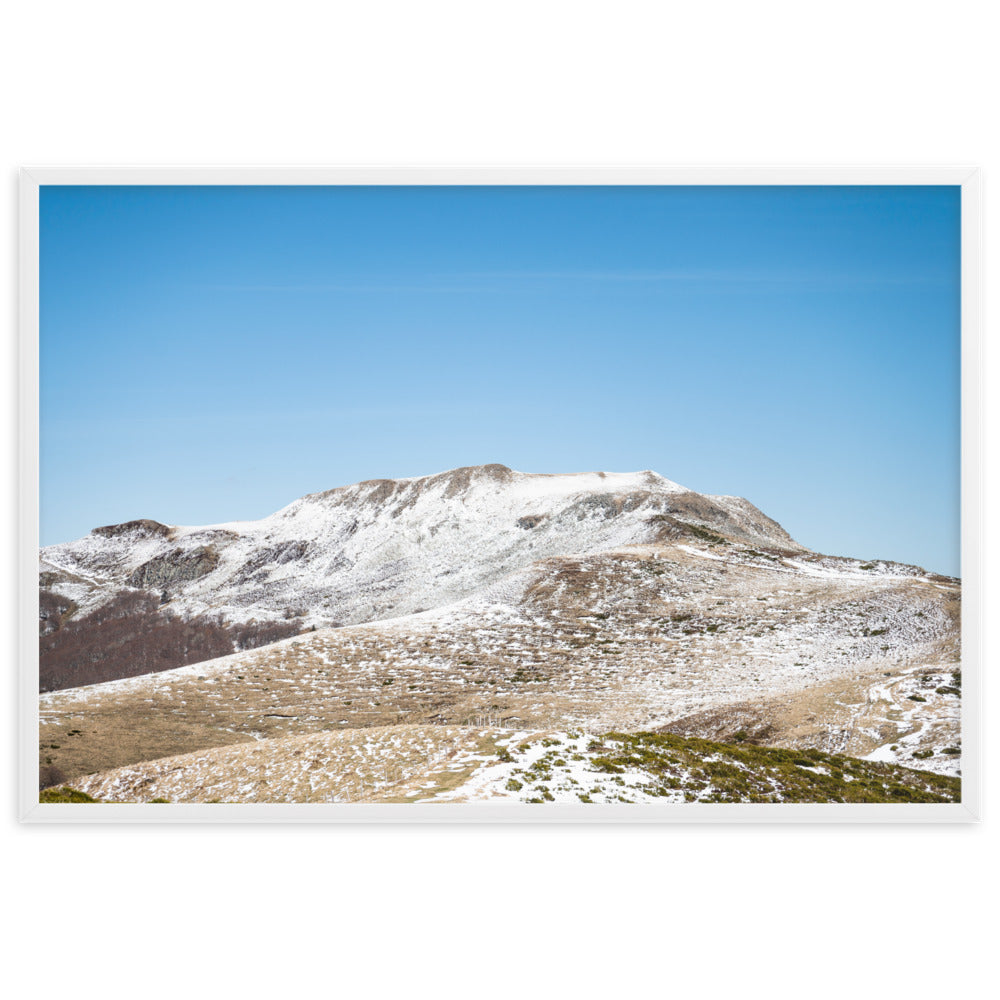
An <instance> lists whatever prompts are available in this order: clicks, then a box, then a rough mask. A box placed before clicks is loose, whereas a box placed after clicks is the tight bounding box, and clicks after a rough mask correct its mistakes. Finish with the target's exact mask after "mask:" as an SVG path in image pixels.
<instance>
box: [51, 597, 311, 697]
mask: <svg viewBox="0 0 1000 1000" xmlns="http://www.w3.org/2000/svg"><path fill="white" fill-rule="evenodd" d="M67 604H72V602H67V599H66V598H61V597H60V596H59V595H57V594H53V593H52V592H51V591H42V592H41V597H40V607H39V616H40V620H41V622H42V631H43V634H42V635H41V636H40V637H39V689H40V690H41V691H42V692H45V691H58V690H61V689H63V688H69V687H79V686H81V685H84V684H99V683H102V682H104V681H111V680H120V679H121V678H123V677H135V676H137V675H139V674H149V673H156V672H159V671H161V670H171V669H173V668H174V667H183V666H187V665H188V664H190V663H198V662H200V661H201V660H211V659H214V658H215V657H217V656H226V655H227V654H229V653H232V652H236V651H238V650H244V649H255V648H257V647H259V646H264V645H267V644H268V643H271V642H276V641H277V640H279V639H286V638H288V637H289V636H293V635H296V634H297V633H298V632H299V628H300V626H299V624H298V623H296V622H294V621H283V622H251V623H249V624H241V625H231V624H226V623H224V622H222V621H220V620H218V619H213V618H208V617H204V616H201V617H195V618H191V619H187V620H185V619H182V618H178V617H175V616H174V615H172V614H171V613H170V612H169V611H166V610H164V609H162V608H161V607H160V600H159V599H158V598H156V597H155V596H154V595H152V594H150V593H148V592H145V591H123V592H122V593H120V594H119V595H118V596H117V597H115V598H114V599H113V600H112V601H109V602H108V603H107V604H105V605H104V606H103V607H100V608H98V609H97V610H96V611H93V612H91V613H90V614H89V615H86V616H85V617H83V618H80V619H78V620H71V621H68V622H65V623H64V624H63V623H62V619H63V616H64V615H65V613H66V612H65V610H64V609H65V608H66V607H67Z"/></svg>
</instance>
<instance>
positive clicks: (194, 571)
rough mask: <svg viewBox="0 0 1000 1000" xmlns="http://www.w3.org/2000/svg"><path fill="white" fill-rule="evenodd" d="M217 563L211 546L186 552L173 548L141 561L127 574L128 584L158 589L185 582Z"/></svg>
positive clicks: (199, 575)
mask: <svg viewBox="0 0 1000 1000" xmlns="http://www.w3.org/2000/svg"><path fill="white" fill-rule="evenodd" d="M218 564H219V554H218V553H217V552H216V551H215V550H214V549H212V548H208V547H206V546H199V547H198V548H196V549H190V550H189V551H187V552H184V551H182V550H181V549H175V550H173V551H172V552H168V553H167V554H166V555H162V556H156V557H155V558H153V559H150V560H149V562H146V563H143V564H142V565H141V566H140V567H139V568H138V569H137V570H136V571H135V572H134V573H132V575H131V576H129V578H128V585H129V586H130V587H139V588H140V589H158V588H161V587H167V586H170V585H171V584H178V583H186V582H188V581H189V580H197V579H199V578H200V577H203V576H205V575H207V574H208V573H211V572H212V570H213V569H215V567H216V566H217V565H218Z"/></svg>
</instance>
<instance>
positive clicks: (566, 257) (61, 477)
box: [40, 187, 960, 574]
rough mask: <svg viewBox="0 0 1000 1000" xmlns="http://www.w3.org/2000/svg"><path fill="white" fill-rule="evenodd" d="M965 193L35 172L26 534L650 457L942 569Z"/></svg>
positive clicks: (797, 526)
mask: <svg viewBox="0 0 1000 1000" xmlns="http://www.w3.org/2000/svg"><path fill="white" fill-rule="evenodd" d="M959 203H960V195H959V188H958V187H766V188H736V187H734V188H726V187H712V188H709V187H695V188H691V187H677V188H648V187H610V188H601V187H577V188H545V187H528V188H523V187H522V188H518V187H508V188H489V187H485V188H484V187H478V188H477V187H464V188H454V187H453V188H449V187H445V188H426V187H407V188H384V187H383V188H379V187H371V188H350V187H348V188H344V187H341V188H315V187H285V188H255V187H222V188H219V187H167V188H151V187H44V188H43V189H42V194H41V456H40V458H41V540H42V544H50V543H53V542H60V541H68V540H70V539H72V538H76V537H79V536H81V535H84V534H86V533H87V532H88V531H89V530H90V529H91V528H93V527H95V526H97V525H102V524H110V523H115V522H118V521H124V520H129V519H132V518H136V517H151V518H155V519H156V520H159V521H163V522H167V523H175V524H178V523H179V524H203V523H211V522H217V521H227V520H234V519H243V518H257V517H262V516H264V515H266V514H269V513H271V512H272V511H274V510H276V509H278V508H279V507H282V506H284V505H285V504H287V503H289V502H290V501H292V500H294V499H295V498H296V497H298V496H300V495H302V494H304V493H309V492H315V491H318V490H323V489H329V488H331V487H333V486H340V485H344V484H346V483H351V482H356V481H358V480H362V479H372V478H389V477H397V476H412V475H422V474H426V473H433V472H439V471H442V470H444V469H448V468H453V467H455V466H460V465H478V464H482V463H487V462H501V463H503V464H505V465H509V466H511V467H512V468H515V469H520V470H522V471H526V472H577V471H586V470H592V469H604V470H609V471H632V470H636V469H646V468H651V469H654V470H655V471H657V472H659V473H661V474H662V475H664V476H666V477H668V478H669V479H673V480H676V481H677V482H680V483H683V484H684V485H685V486H688V487H690V488H692V489H695V490H698V491H699V492H705V493H733V494H739V495H742V496H746V497H748V498H749V499H750V500H751V501H753V502H754V503H755V504H757V505H758V506H759V507H760V508H761V509H762V510H764V512H765V513H767V514H769V515H770V516H771V517H774V518H776V519H777V520H778V521H780V522H781V523H782V525H783V526H784V527H785V528H786V529H787V530H788V531H789V532H790V533H791V534H792V535H793V536H794V537H795V538H796V539H798V540H799V541H800V542H802V543H803V544H804V545H807V546H809V547H810V548H813V549H816V550H818V551H822V552H828V553H832V554H838V555H856V556H861V557H864V558H889V559H897V560H902V561H905V562H915V563H918V564H920V565H924V566H926V567H927V568H929V569H932V570H937V571H939V572H945V573H951V574H958V573H959V343H960V341H959V268H960V263H959Z"/></svg>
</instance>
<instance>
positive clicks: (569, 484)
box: [39, 467, 961, 803]
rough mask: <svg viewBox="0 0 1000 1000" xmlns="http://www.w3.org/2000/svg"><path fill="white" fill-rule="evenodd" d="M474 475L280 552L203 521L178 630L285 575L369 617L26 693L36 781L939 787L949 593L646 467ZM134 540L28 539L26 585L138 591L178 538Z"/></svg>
mask: <svg viewBox="0 0 1000 1000" xmlns="http://www.w3.org/2000/svg"><path fill="white" fill-rule="evenodd" d="M485 468H486V469H487V470H496V469H503V467H485ZM481 471H482V470H481V469H480V470H475V469H474V470H456V473H462V474H463V475H461V476H457V475H454V474H450V475H451V478H450V479H448V478H442V477H430V478H429V479H428V480H416V481H413V480H407V481H403V482H402V485H400V484H397V485H396V486H394V487H392V488H389V487H385V486H383V487H379V489H378V490H376V491H374V493H373V491H372V490H367V491H366V490H364V489H362V487H363V486H364V485H365V484H361V486H359V487H352V488H350V490H353V491H354V492H353V493H351V492H350V490H349V491H347V492H344V491H331V494H323V495H319V497H320V499H319V500H315V498H306V500H307V501H310V502H309V503H306V502H305V501H302V502H300V504H299V506H296V505H292V507H291V508H289V510H291V511H292V513H291V514H290V515H287V516H286V517H285V518H284V519H281V518H279V519H278V520H279V522H280V524H281V525H282V527H281V530H282V531H284V532H285V533H286V534H287V533H289V532H291V533H293V534H299V535H301V534H303V532H304V530H305V528H304V525H303V524H302V523H299V522H302V521H303V519H304V520H305V522H307V524H308V525H311V530H312V531H313V536H310V538H309V539H306V540H302V539H300V540H299V541H297V542H295V547H294V550H293V549H290V548H289V547H288V546H289V545H290V544H291V543H290V541H289V539H287V538H285V539H284V540H283V541H282V542H281V544H280V545H278V544H276V543H275V542H274V539H273V538H271V537H270V536H268V535H267V529H266V527H260V525H264V522H256V523H255V525H252V526H251V527H250V528H247V529H246V530H244V531H243V533H242V534H239V532H238V531H237V526H229V527H227V528H226V530H227V531H228V532H229V533H230V535H231V536H232V537H228V536H227V537H228V542H227V544H228V545H229V546H230V549H229V556H228V557H226V556H225V553H223V554H222V555H221V556H219V557H215V556H213V557H212V558H211V559H209V558H208V557H205V556H203V555H199V556H198V559H199V560H200V562H199V565H200V564H202V563H203V564H204V565H205V566H206V567H208V569H207V570H206V571H205V572H204V573H203V575H202V576H201V577H198V578H192V579H191V580H187V579H181V578H179V577H178V578H175V579H174V580H173V582H172V583H171V587H173V588H174V590H175V592H176V596H175V597H172V600H171V603H173V602H174V601H176V602H177V604H178V608H179V609H180V610H178V611H177V612H176V613H177V614H181V613H191V614H195V613H197V614H204V613H205V611H206V609H208V610H212V608H213V605H212V601H213V599H215V600H217V605H218V609H230V610H232V609H233V608H238V609H239V613H240V614H242V615H245V614H246V613H247V607H248V606H252V605H253V600H254V594H255V593H259V594H260V595H263V596H261V598H260V600H261V602H262V603H261V605H260V607H261V608H264V607H265V606H267V602H269V601H270V602H272V603H273V604H274V605H275V606H277V605H278V604H281V603H285V602H287V601H288V600H289V599H290V597H289V595H290V594H292V591H293V590H294V586H295V580H296V576H295V567H296V559H301V560H303V563H302V565H301V567H300V569H301V572H302V577H303V580H304V581H305V583H304V584H303V587H302V588H300V589H301V593H300V594H298V599H300V601H301V603H302V604H303V605H307V606H308V607H310V608H311V607H312V605H310V604H309V601H312V600H314V599H316V600H318V601H319V603H318V605H317V606H318V607H319V608H322V607H323V606H324V605H323V604H322V600H320V599H319V598H317V597H316V595H324V594H325V595H326V596H325V598H323V599H325V600H326V601H327V604H328V605H329V604H330V602H331V601H332V602H333V603H336V601H337V600H340V601H341V605H340V607H339V608H334V609H333V611H332V612H331V614H336V615H338V616H341V617H350V616H352V615H361V610H360V609H362V607H363V606H364V605H365V602H368V604H369V605H371V607H372V608H374V609H375V611H374V612H372V613H373V614H374V613H377V614H381V613H383V612H384V611H385V609H386V608H388V609H389V611H388V613H386V614H385V617H379V618H376V619H374V620H367V621H359V622H358V623H356V624H347V625H343V626H340V627H333V626H330V625H328V624H324V623H323V622H324V620H323V619H322V616H318V615H319V613H318V612H316V614H315V615H314V618H313V619H309V620H311V621H312V626H311V627H310V629H311V628H312V627H313V626H314V627H315V630H305V631H303V632H302V633H301V634H299V635H296V636H294V637H292V638H289V639H284V640H282V641H279V642H276V643H273V644H271V645H267V646H263V647H261V648H258V649H251V650H246V651H243V652H238V653H233V654H230V655H226V656H222V657H219V658H216V659H212V660H206V661H202V662H199V663H194V664H192V665H189V666H184V667H180V668H177V669H172V670H165V671H161V672H158V673H146V674H142V675H140V676H137V677H128V678H126V679H122V680H114V681H110V682H107V683H102V684H94V685H90V686H85V687H69V688H66V689H64V690H59V691H52V692H49V693H47V694H44V695H42V696H41V700H40V713H41V714H40V721H41V739H40V746H39V752H40V764H41V765H44V766H50V767H53V768H58V769H59V771H60V773H61V774H62V775H64V780H65V782H66V783H67V784H69V785H71V786H72V787H74V788H76V789H79V790H81V791H83V792H86V793H87V794H88V795H91V796H93V797H94V798H97V799H100V800H104V801H126V802H136V801H138V802H143V801H153V800H160V801H162V800H166V801H170V802H416V801H421V802H426V801H431V802H441V803H449V802H475V801H491V802H505V801H509V802H511V803H524V802H530V803H545V802H549V801H573V802H587V803H601V802H621V801H629V802H632V801H636V802H640V801H653V800H655V801H667V802H669V801H678V802H684V801H950V800H954V799H956V798H957V796H958V794H959V783H958V780H957V778H958V776H959V775H960V773H961V731H960V706H961V667H960V657H959V643H958V633H959V627H958V623H959V607H960V584H959V581H957V580H954V579H950V578H945V577H940V576H935V575H932V574H927V573H925V572H924V571H923V570H921V569H919V568H918V567H913V566H902V565H898V564H893V563H887V562H882V561H872V562H864V561H862V560H857V559H849V558H837V557H830V556H820V555H816V554H814V553H811V552H809V551H808V550H805V549H803V548H802V547H801V546H799V545H797V544H796V543H795V542H793V541H792V540H791V539H790V538H788V536H787V535H785V534H784V532H783V531H781V529H780V527H779V526H778V525H776V524H775V523H774V522H773V521H770V519H768V518H766V517H765V516H764V515H762V514H761V513H760V512H759V511H757V510H756V508H753V507H752V505H750V504H748V503H747V502H746V501H743V500H739V499H738V498H729V497H702V496H701V495H699V494H693V493H691V492H690V491H686V490H684V489H683V488H682V487H678V486H677V485H676V484H673V483H670V482H669V481H667V480H663V479H662V478H661V477H655V476H654V474H652V473H639V474H635V475H634V476H631V477H619V479H618V480H608V479H607V477H605V479H604V480H603V481H602V480H600V479H599V478H597V477H598V476H599V475H600V474H594V477H592V478H591V479H580V478H575V477H524V476H521V474H517V473H510V470H506V473H509V476H507V475H506V474H501V473H496V472H495V471H491V472H489V473H488V474H485V475H480V474H479V473H480V472H481ZM511 477H514V478H511ZM517 477H520V478H517ZM414 484H416V486H415V485H414ZM418 487H419V488H418ZM505 491H507V492H509V493H510V494H511V495H510V496H507V493H505ZM375 493H377V496H375V495H374V494H375ZM331 496H332V501H331V500H330V498H331ZM345 497H346V499H345ZM330 502H332V504H333V506H332V507H331V508H330V511H329V513H328V516H327V518H326V520H324V517H323V510H324V509H325V508H324V507H323V504H327V503H330ZM393 505H395V506H393ZM508 508H509V509H508ZM414 512H416V513H414ZM279 513H280V512H279ZM274 518H278V515H274ZM338 518H339V519H340V520H339V521H338V520H337V519H338ZM344 518H349V519H350V524H349V527H350V525H353V526H354V527H353V528H352V529H351V530H350V531H347V529H343V530H341V528H337V529H336V530H334V529H333V528H331V527H330V525H331V524H334V523H336V524H341V522H342V521H343V519H344ZM366 519H367V520H366ZM407 519H409V520H407ZM289 520H291V521H294V522H295V524H294V526H293V528H289V527H288V526H287V524H286V522H287V521H289ZM397 522H398V523H397ZM366 524H368V526H369V529H370V530H371V531H372V532H374V534H373V535H372V541H371V543H370V544H367V543H366V547H363V551H364V558H363V559H361V558H360V555H359V562H360V563H361V565H360V568H359V570H358V572H359V573H361V577H359V579H361V580H362V582H361V583H359V584H358V586H357V587H355V589H353V590H352V589H351V588H350V586H349V584H350V579H351V578H350V568H351V565H352V564H351V561H350V559H349V558H347V556H345V552H346V551H347V548H346V544H347V543H346V542H345V541H344V539H345V538H346V539H348V541H349V540H350V539H353V538H355V537H356V536H357V535H359V534H362V533H364V531H365V530H366V529H365V525H366ZM394 524H395V525H396V526H395V527H394ZM456 525H457V527H456ZM159 527H160V528H162V529H163V530H162V531H161V530H159V529H157V531H156V532H155V538H153V537H152V536H151V535H150V532H149V531H148V530H145V529H144V532H140V533H141V534H143V537H142V538H141V539H140V540H139V542H138V543H136V542H135V538H134V537H132V536H130V535H129V532H125V531H117V529H116V530H115V531H112V530H110V529H108V530H105V529H102V531H105V534H104V535H102V536H100V538H98V539H97V540H96V541H94V542H86V543H84V542H81V543H74V545H76V546H77V548H76V549H73V548H72V547H63V548H62V549H60V550H58V551H51V550H50V551H47V552H46V553H45V554H44V567H45V569H44V572H45V573H46V574H48V576H47V577H46V579H47V580H50V581H51V580H52V579H54V576H53V574H55V573H56V570H54V569H53V566H56V565H58V573H60V574H63V576H64V577H65V578H66V579H67V580H70V581H71V583H72V586H74V587H76V588H77V590H76V591H75V592H74V593H75V596H76V598H77V599H78V603H79V604H80V605H81V606H83V605H86V607H87V608H91V609H92V608H94V607H98V606H99V605H100V602H101V601H106V600H109V599H110V597H109V595H114V594H115V593H118V592H120V588H121V587H122V586H125V585H127V581H128V580H129V579H131V580H132V581H133V583H134V582H136V581H137V580H141V579H142V578H143V574H144V573H147V572H148V571H147V570H145V569H144V568H143V567H144V566H146V567H148V566H150V565H152V566H154V567H155V568H156V572H157V573H158V574H159V575H158V576H157V583H158V585H160V584H161V583H162V580H163V579H164V573H166V572H167V570H165V569H164V567H167V568H168V569H169V566H170V565H172V564H171V563H170V562H169V558H173V557H169V552H170V551H171V550H170V549H169V546H170V545H181V546H183V545H184V544H187V541H186V540H187V539H189V538H190V537H191V536H192V534H195V535H196V534H197V532H194V531H193V529H183V530H182V531H181V532H180V533H179V534H177V535H176V536H171V535H170V532H171V531H173V530H174V529H168V528H164V526H159ZM116 531H117V533H116ZM394 531H396V532H397V533H396V534H393V532H394ZM345 532H346V534H345ZM446 533H451V535H455V537H451V535H449V536H448V538H447V544H445V543H444V542H442V541H441V537H442V535H444V534H446ZM134 534H135V532H132V535H133V536H134ZM459 535H460V536H462V537H461V539H460V542H461V543H460V544H459V542H458V541H456V538H457V537H458V536H459ZM147 536H149V537H147ZM130 537H132V541H129V538H130ZM199 537H203V535H202V536H199ZM323 538H327V541H326V542H322V543H321V541H317V539H320V540H322V539H323ZM331 538H332V539H333V541H330V540H329V539H331ZM109 539H111V540H112V541H113V543H114V547H113V546H112V544H111V542H109ZM171 539H173V540H171ZM248 539H249V541H248ZM251 542H253V545H256V546H257V548H256V549H254V548H253V546H252V545H251ZM136 545H138V548H139V549H141V551H139V552H136V551H134V549H135V547H136ZM157 546H159V547H157ZM164 546H168V548H164ZM324 546H325V547H324ZM338 546H339V547H338ZM425 550H426V553H427V560H428V561H427V562H426V563H423V562H421V559H422V558H423V555H422V553H424V551H425ZM378 551H381V552H382V556H381V561H379V558H376V556H375V555H373V554H372V553H373V552H374V553H377V552H378ZM74 552H77V553H78V555H74V554H73V553H74ZM199 552H200V550H199ZM261 552H263V553H264V556H262V555H261ZM289 552H293V555H288V553H289ZM360 552H361V550H360V549H359V550H358V552H357V553H355V554H356V555H358V554H359V553H360ZM95 553H96V554H95ZM268 553H270V555H268ZM276 553H277V554H276ZM296 553H297V555H296ZM237 554H238V558H239V559H242V560H244V565H245V564H250V565H251V566H252V567H253V568H254V569H253V573H252V574H249V573H247V572H245V571H244V570H243V569H241V568H240V566H238V565H237ZM226 558H229V559H230V562H229V563H227V562H226ZM269 559H270V560H271V561H270V562H269V561H268V560H269ZM74 560H75V561H74ZM143 560H145V562H143ZM185 560H186V561H185ZM276 560H280V562H276ZM324 560H325V561H324ZM175 563H176V565H181V566H184V567H190V565H192V563H191V561H190V560H187V558H186V556H183V554H182V556H180V557H176V560H175ZM272 563H273V564H274V565H272ZM322 566H327V567H329V568H330V573H331V576H330V580H331V581H334V582H335V583H336V586H334V584H333V582H331V583H330V584H329V585H328V586H327V589H326V590H324V584H323V580H324V577H323V573H322V570H321V567H322ZM379 566H380V567H381V569H379V568H378V567H379ZM185 572H187V570H185ZM102 573H103V574H104V575H103V576H102V575H101V574H102ZM213 573H214V574H217V575H218V574H223V575H222V576H219V579H218V581H217V584H216V585H215V590H214V591H213V588H212V585H211V583H212V581H211V579H210V578H211V576H212V574H213ZM226 574H228V575H226ZM84 577H86V582H85V583H81V582H80V581H81V580H84ZM456 579H457V580H458V581H459V582H458V583H456V582H455V580H456ZM421 580H425V581H426V586H424V587H421ZM233 581H236V582H235V583H234V582H233ZM51 585H52V586H53V587H57V586H58V585H59V583H58V579H56V582H55V583H52V584H51ZM254 588H257V589H256V590H255V589H254ZM338 588H339V589H338ZM213 593H214V594H216V597H215V598H213ZM338 594H339V595H340V597H337V595H338ZM461 594H464V595H465V596H459V595H461ZM168 596H171V595H168ZM292 596H295V595H294V594H292ZM185 602H189V604H190V607H189V608H187V610H186V611H185V610H184V609H185ZM248 602H249V603H248ZM435 602H436V603H435ZM428 603H431V604H433V606H432V607H430V608H428V609H427V610H412V608H413V607H414V606H416V607H417V608H420V606H421V604H424V605H425V606H426V604H428ZM219 613H220V614H221V613H222V611H219ZM309 613H310V614H313V612H312V611H310V612H309ZM317 616H318V617H317ZM362 617H363V616H362Z"/></svg>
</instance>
